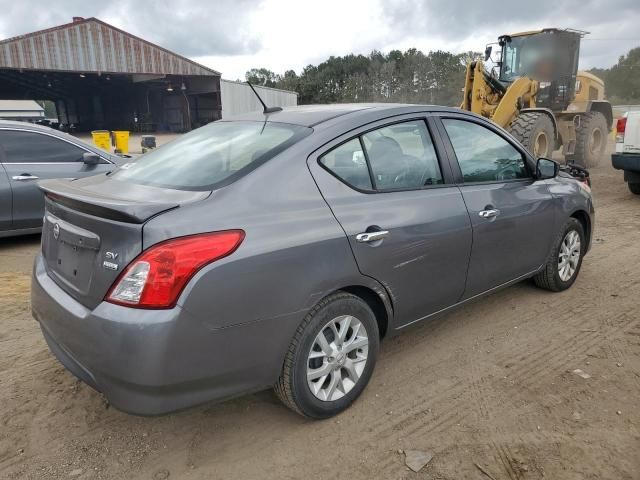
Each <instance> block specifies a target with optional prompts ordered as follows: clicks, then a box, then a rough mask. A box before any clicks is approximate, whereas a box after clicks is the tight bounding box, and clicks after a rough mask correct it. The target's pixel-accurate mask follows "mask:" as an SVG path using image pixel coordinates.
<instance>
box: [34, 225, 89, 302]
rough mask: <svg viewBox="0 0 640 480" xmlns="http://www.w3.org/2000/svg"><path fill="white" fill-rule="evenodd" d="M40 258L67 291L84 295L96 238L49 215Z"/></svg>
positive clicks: (87, 286) (87, 284) (87, 289)
mask: <svg viewBox="0 0 640 480" xmlns="http://www.w3.org/2000/svg"><path fill="white" fill-rule="evenodd" d="M44 223H45V224H44V231H45V238H44V239H43V255H44V257H45V260H46V262H47V265H48V267H49V271H50V272H51V273H52V274H53V275H54V276H55V277H56V278H57V279H58V280H59V281H62V282H63V283H64V284H65V285H66V286H67V287H69V288H71V289H72V290H74V291H76V292H78V293H81V294H86V293H87V292H88V291H89V288H90V286H91V278H92V276H93V271H94V263H95V260H96V255H97V253H98V251H99V249H100V237H98V235H96V234H95V233H93V232H90V231H88V230H85V229H82V228H79V227H76V226H75V225H72V224H70V223H68V222H65V221H64V220H61V219H59V218H57V217H54V216H53V215H46V217H45V222H44Z"/></svg>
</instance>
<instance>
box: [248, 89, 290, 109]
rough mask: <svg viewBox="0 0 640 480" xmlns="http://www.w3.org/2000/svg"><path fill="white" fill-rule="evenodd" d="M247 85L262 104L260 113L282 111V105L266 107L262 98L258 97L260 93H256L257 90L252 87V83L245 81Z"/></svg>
mask: <svg viewBox="0 0 640 480" xmlns="http://www.w3.org/2000/svg"><path fill="white" fill-rule="evenodd" d="M247 85H249V86H250V87H251V90H253V93H255V94H256V97H258V101H259V102H260V103H261V104H262V107H263V110H262V113H264V114H265V115H266V114H267V113H274V112H281V111H282V107H267V104H266V103H264V101H263V100H262V98H260V95H258V92H256V89H255V88H253V85H251V82H249V81H247Z"/></svg>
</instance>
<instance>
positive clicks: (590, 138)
mask: <svg viewBox="0 0 640 480" xmlns="http://www.w3.org/2000/svg"><path fill="white" fill-rule="evenodd" d="M606 146H607V119H606V118H605V117H604V115H603V114H602V113H600V112H588V113H585V114H582V115H581V116H580V128H578V129H577V131H576V148H575V150H574V153H573V155H567V161H569V162H575V163H577V164H578V165H581V166H583V167H587V168H589V167H595V166H597V165H598V163H599V162H600V159H601V158H602V155H603V154H604V150H605V148H606Z"/></svg>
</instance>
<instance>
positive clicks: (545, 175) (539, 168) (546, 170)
mask: <svg viewBox="0 0 640 480" xmlns="http://www.w3.org/2000/svg"><path fill="white" fill-rule="evenodd" d="M559 171H560V164H559V163H558V162H556V161H554V160H551V159H549V158H539V159H538V162H537V163H536V180H547V179H549V178H555V177H557V176H558V172H559Z"/></svg>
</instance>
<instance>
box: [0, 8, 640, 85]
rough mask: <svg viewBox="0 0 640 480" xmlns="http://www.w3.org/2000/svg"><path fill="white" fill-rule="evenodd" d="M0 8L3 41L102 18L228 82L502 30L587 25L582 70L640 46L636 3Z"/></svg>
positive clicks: (471, 44)
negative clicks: (260, 71) (253, 71)
mask: <svg viewBox="0 0 640 480" xmlns="http://www.w3.org/2000/svg"><path fill="white" fill-rule="evenodd" d="M0 11H2V12H3V13H2V15H1V16H0V39H4V38H9V37H12V36H15V35H20V34H24V33H29V32H33V31H36V30H40V29H43V28H49V27H53V26H56V25H60V24H63V23H68V22H70V21H71V17H73V16H81V17H85V18H86V17H97V18H99V19H101V20H103V21H105V22H107V23H110V24H112V25H114V26H116V27H118V28H121V29H123V30H125V31H128V32H130V33H133V34H134V35H137V36H140V37H142V38H144V39H146V40H148V41H150V42H153V43H156V44H158V45H160V46H162V47H165V48H167V49H169V50H172V51H174V52H176V53H179V54H181V55H183V56H186V57H189V58H191V59H193V60H195V61H197V62H199V63H202V64H203V65H206V66H208V67H211V68H213V69H215V70H217V71H219V72H221V73H222V76H223V77H224V78H228V79H231V80H236V79H244V74H245V72H246V71H247V70H249V69H250V68H252V67H266V68H268V69H270V70H273V71H274V72H276V73H284V71H285V70H290V69H293V70H295V71H296V72H297V73H300V72H301V70H302V69H303V68H304V67H305V66H307V65H309V64H314V65H315V64H318V63H320V62H322V61H323V60H325V59H326V58H328V57H329V56H331V55H334V56H340V55H345V54H349V53H356V54H358V53H362V54H367V53H369V52H371V51H372V50H380V51H382V52H388V51H389V50H392V49H400V50H405V49H407V48H412V47H415V48H417V49H419V50H422V51H423V52H425V53H426V52H428V51H430V50H447V51H451V52H454V53H458V52H463V51H469V50H474V51H484V47H485V45H486V44H487V43H490V42H494V41H496V39H497V37H498V36H499V35H501V34H504V33H513V32H518V31H523V30H532V29H538V28H544V27H561V28H565V27H566V28H575V29H579V30H586V31H589V32H590V34H589V35H587V36H586V37H585V38H584V39H583V43H582V47H581V55H580V68H581V69H588V68H591V67H610V66H611V65H613V64H615V63H616V62H617V60H618V58H619V57H620V55H623V54H625V53H627V52H628V51H629V50H630V49H631V48H633V47H636V46H640V28H639V25H640V0H535V1H531V0H527V1H519V0H518V1H516V0H514V1H510V2H507V1H495V0H413V1H411V0H321V1H317V0H316V1H309V0H297V1H294V0H171V1H165V0H155V1H154V0H112V1H109V0H103V1H101V2H97V1H87V0H56V1H55V2H51V1H44V0H0Z"/></svg>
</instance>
